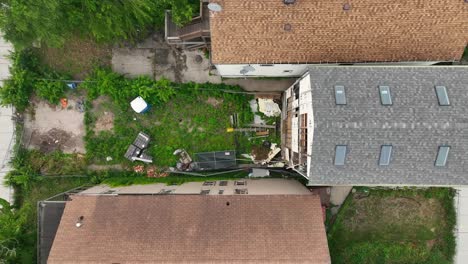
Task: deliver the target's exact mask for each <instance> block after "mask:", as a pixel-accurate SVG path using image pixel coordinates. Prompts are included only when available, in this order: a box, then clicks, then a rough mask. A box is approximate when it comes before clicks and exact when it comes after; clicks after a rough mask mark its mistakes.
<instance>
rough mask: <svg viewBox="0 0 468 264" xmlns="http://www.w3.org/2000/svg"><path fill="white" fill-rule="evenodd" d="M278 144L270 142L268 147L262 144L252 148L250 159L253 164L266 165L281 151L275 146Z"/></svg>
mask: <svg viewBox="0 0 468 264" xmlns="http://www.w3.org/2000/svg"><path fill="white" fill-rule="evenodd" d="M277 145H278V144H276V143H270V147H269V148H268V147H266V146H262V147H256V148H253V149H252V156H251V158H252V161H253V162H254V163H255V164H261V165H266V164H268V163H270V162H271V160H272V159H273V158H274V157H275V156H276V155H278V153H280V152H281V148H279V147H277Z"/></svg>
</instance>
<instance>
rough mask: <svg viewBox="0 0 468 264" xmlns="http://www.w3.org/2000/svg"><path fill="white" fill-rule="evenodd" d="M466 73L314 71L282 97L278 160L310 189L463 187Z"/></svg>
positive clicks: (457, 69) (450, 69)
mask: <svg viewBox="0 0 468 264" xmlns="http://www.w3.org/2000/svg"><path fill="white" fill-rule="evenodd" d="M467 102H468V67H467V66H419V67H413V66H373V67H370V66H316V67H310V68H308V72H307V73H306V74H305V75H303V76H302V77H301V78H300V79H299V80H298V81H297V82H296V83H295V84H293V85H292V86H291V87H290V88H288V89H287V90H286V91H285V92H284V95H283V113H282V155H283V158H284V159H286V160H287V161H288V162H289V166H290V167H291V168H294V170H296V171H297V172H298V173H300V174H301V175H303V176H304V177H306V178H307V179H308V181H309V185H366V186H373V185H406V186H407V185H411V186H457V185H467V184H468V175H467V174H466V172H467V171H468V156H467V155H466V153H468V137H467V135H468V104H467Z"/></svg>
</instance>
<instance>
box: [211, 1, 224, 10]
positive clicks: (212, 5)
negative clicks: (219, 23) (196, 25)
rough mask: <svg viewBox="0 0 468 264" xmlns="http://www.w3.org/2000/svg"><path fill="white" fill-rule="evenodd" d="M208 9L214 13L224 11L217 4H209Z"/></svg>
mask: <svg viewBox="0 0 468 264" xmlns="http://www.w3.org/2000/svg"><path fill="white" fill-rule="evenodd" d="M208 9H209V10H211V11H213V12H220V11H221V10H223V8H222V7H221V6H220V5H219V4H217V3H209V4H208Z"/></svg>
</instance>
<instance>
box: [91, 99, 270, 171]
mask: <svg viewBox="0 0 468 264" xmlns="http://www.w3.org/2000/svg"><path fill="white" fill-rule="evenodd" d="M250 99H251V96H249V95H245V94H227V93H219V92H217V93H212V92H206V91H205V92H203V91H192V90H184V91H180V90H178V91H177V94H176V95H174V96H173V97H172V98H171V100H170V101H168V102H167V103H159V104H156V105H152V107H151V109H150V111H149V112H148V113H144V114H137V113H135V112H133V110H132V109H131V108H130V107H128V108H126V109H121V108H120V107H119V106H117V105H116V104H115V103H114V102H112V101H111V100H110V99H108V100H107V101H104V102H102V103H100V104H99V105H98V106H95V108H94V109H93V108H89V109H88V112H87V116H86V123H87V135H86V138H85V141H86V149H87V158H88V160H89V161H90V162H91V163H96V164H107V163H109V164H110V163H114V164H117V163H122V164H127V165H130V163H129V162H128V161H127V160H126V159H125V158H124V156H123V155H124V154H125V151H126V149H127V147H128V146H129V145H130V144H131V143H132V142H133V140H134V139H135V137H136V136H137V134H138V132H140V131H142V132H144V133H147V134H148V135H149V136H150V137H151V142H150V145H149V148H148V154H149V155H151V156H153V157H154V164H155V165H157V166H160V167H167V166H175V163H176V161H177V157H176V156H174V155H173V152H174V151H175V150H176V149H179V148H182V149H185V150H187V151H188V152H189V153H190V154H191V155H193V154H194V153H197V152H208V151H222V150H238V151H240V152H243V153H248V152H250V148H251V145H252V144H256V143H258V142H257V141H252V142H249V141H248V140H247V138H248V137H249V136H252V134H253V133H239V132H234V133H233V132H227V131H226V129H227V128H228V127H231V124H230V115H232V114H235V113H238V114H239V121H240V123H241V125H242V124H246V123H250V122H252V118H253V114H252V113H251V112H250V108H249V104H248V101H249V100H250ZM208 100H211V102H212V101H213V100H217V101H218V102H219V103H218V104H217V105H216V106H214V105H212V103H210V101H208ZM104 112H112V113H114V116H115V119H114V128H113V130H112V131H101V132H98V133H95V132H94V131H93V128H94V127H95V125H96V122H98V121H99V117H100V116H102V114H103V113H104ZM274 140H275V141H277V139H274ZM108 156H110V157H112V158H113V160H112V161H111V162H107V161H106V157H108Z"/></svg>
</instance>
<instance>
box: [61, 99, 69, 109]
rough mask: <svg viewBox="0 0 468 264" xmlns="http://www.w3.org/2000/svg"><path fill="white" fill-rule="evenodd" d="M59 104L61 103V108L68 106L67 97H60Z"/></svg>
mask: <svg viewBox="0 0 468 264" xmlns="http://www.w3.org/2000/svg"><path fill="white" fill-rule="evenodd" d="M60 104H61V105H62V108H67V106H68V99H67V98H62V99H60Z"/></svg>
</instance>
